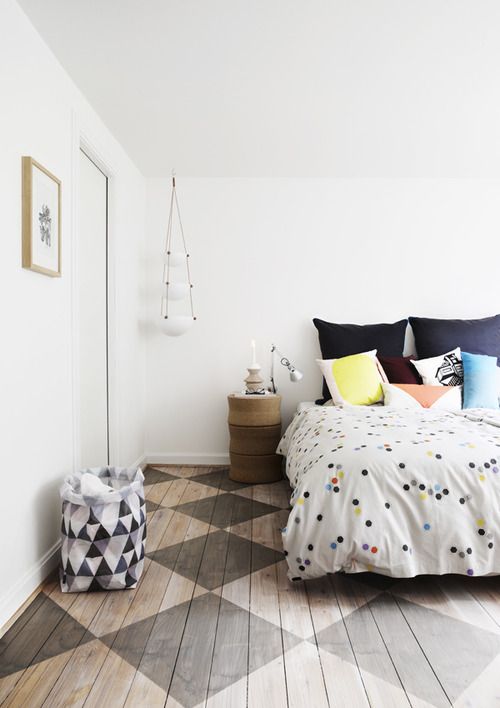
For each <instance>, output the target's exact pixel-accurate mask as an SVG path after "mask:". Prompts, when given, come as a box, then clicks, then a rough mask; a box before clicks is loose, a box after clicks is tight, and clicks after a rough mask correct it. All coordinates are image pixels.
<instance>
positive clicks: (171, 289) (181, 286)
mask: <svg viewBox="0 0 500 708" xmlns="http://www.w3.org/2000/svg"><path fill="white" fill-rule="evenodd" d="M167 292H168V299H169V300H183V299H184V298H185V297H187V296H188V295H189V284H188V283H169V284H168V291H167Z"/></svg>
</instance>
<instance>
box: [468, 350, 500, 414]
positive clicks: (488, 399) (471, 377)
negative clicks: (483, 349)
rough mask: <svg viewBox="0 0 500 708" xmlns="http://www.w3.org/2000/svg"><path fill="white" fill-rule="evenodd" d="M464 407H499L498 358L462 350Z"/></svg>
mask: <svg viewBox="0 0 500 708" xmlns="http://www.w3.org/2000/svg"><path fill="white" fill-rule="evenodd" d="M462 364H463V367H464V404H463V407H464V408H498V392H497V380H498V379H497V360H496V357H494V356H483V355H482V354H469V353H467V352H462Z"/></svg>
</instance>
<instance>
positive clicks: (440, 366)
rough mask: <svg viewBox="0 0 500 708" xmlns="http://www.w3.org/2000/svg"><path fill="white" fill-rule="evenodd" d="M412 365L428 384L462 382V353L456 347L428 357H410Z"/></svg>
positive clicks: (455, 384)
mask: <svg viewBox="0 0 500 708" xmlns="http://www.w3.org/2000/svg"><path fill="white" fill-rule="evenodd" d="M412 364H413V366H414V367H415V368H416V369H417V371H418V373H419V374H420V376H421V377H422V380H423V382H424V384H428V385H429V386H461V385H462V384H463V382H464V370H463V366H462V355H461V353H460V348H459V347H457V348H456V349H453V351H451V352H446V354H441V355H440V356H434V357H431V358H430V359H419V360H418V361H415V360H414V359H412Z"/></svg>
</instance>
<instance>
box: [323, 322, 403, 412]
mask: <svg viewBox="0 0 500 708" xmlns="http://www.w3.org/2000/svg"><path fill="white" fill-rule="evenodd" d="M313 322H314V326H315V327H316V329H317V330H318V335H319V346H320V348H321V356H322V357H323V359H339V358H340V357H342V356H350V355H351V354H359V353H360V352H368V351H370V350H371V349H376V350H377V352H379V353H380V354H382V355H384V356H402V354H403V348H404V344H405V334H406V327H407V324H408V320H399V322H394V324H371V325H356V324H335V323H333V322H325V321H324V320H319V319H318V318H315V319H313ZM323 398H324V400H328V399H329V398H331V396H330V392H329V391H328V386H327V385H326V382H325V381H323Z"/></svg>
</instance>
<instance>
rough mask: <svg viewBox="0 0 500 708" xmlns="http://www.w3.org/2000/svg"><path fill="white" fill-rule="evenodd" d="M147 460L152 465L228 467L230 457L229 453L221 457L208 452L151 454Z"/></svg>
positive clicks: (147, 456)
mask: <svg viewBox="0 0 500 708" xmlns="http://www.w3.org/2000/svg"><path fill="white" fill-rule="evenodd" d="M146 460H147V462H148V463H149V464H151V465H154V464H156V465H228V464H229V455H228V453H227V452H226V453H221V454H219V455H213V454H211V453H208V452H195V453H184V452H181V453H175V452H172V453H170V452H150V453H148V454H147V455H146Z"/></svg>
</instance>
